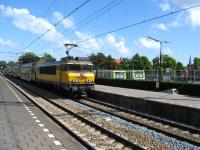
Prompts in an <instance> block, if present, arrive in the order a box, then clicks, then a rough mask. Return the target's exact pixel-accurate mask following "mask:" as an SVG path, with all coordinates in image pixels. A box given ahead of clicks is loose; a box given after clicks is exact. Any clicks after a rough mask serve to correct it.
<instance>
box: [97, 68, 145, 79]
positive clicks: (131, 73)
mask: <svg viewBox="0 0 200 150" xmlns="http://www.w3.org/2000/svg"><path fill="white" fill-rule="evenodd" d="M96 77H97V78H108V79H129V80H145V72H144V70H97V71H96Z"/></svg>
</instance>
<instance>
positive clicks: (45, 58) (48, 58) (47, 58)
mask: <svg viewBox="0 0 200 150" xmlns="http://www.w3.org/2000/svg"><path fill="white" fill-rule="evenodd" d="M50 61H56V59H55V58H54V57H53V56H52V55H51V54H47V53H45V54H44V56H43V57H41V58H40V62H50Z"/></svg>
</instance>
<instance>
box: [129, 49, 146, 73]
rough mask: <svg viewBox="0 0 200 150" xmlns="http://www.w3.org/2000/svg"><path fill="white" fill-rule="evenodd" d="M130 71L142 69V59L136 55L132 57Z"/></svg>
mask: <svg viewBox="0 0 200 150" xmlns="http://www.w3.org/2000/svg"><path fill="white" fill-rule="evenodd" d="M130 69H138V70H139V69H143V65H142V58H141V57H140V55H139V54H138V53H137V54H135V55H134V56H133V57H132V59H131V66H130Z"/></svg>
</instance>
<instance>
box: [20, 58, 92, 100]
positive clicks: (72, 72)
mask: <svg viewBox="0 0 200 150" xmlns="http://www.w3.org/2000/svg"><path fill="white" fill-rule="evenodd" d="M21 72H22V73H21V79H24V80H26V81H33V82H37V83H43V84H47V85H53V86H54V87H55V88H57V89H64V90H65V91H66V92H67V94H68V96H69V97H71V96H87V95H88V94H89V93H90V91H92V90H94V77H95V75H94V73H93V64H92V63H91V62H90V61H89V60H88V59H86V58H81V57H77V58H75V59H71V60H70V59H63V60H61V61H54V62H47V63H29V64H24V65H22V66H21Z"/></svg>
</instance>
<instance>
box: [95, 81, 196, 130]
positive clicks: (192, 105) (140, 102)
mask: <svg viewBox="0 0 200 150" xmlns="http://www.w3.org/2000/svg"><path fill="white" fill-rule="evenodd" d="M92 97H93V98H96V99H99V100H103V101H105V102H109V103H111V104H114V105H118V106H121V107H124V108H128V109H132V110H136V111H138V112H142V113H146V114H149V115H154V116H157V117H162V118H166V119H170V120H172V121H178V122H181V123H185V124H189V125H192V126H195V127H200V98H198V97H191V96H187V95H179V94H172V93H164V92H152V91H145V90H137V89H128V88H120V87H112V86H104V85H95V91H94V93H93V94H92Z"/></svg>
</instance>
